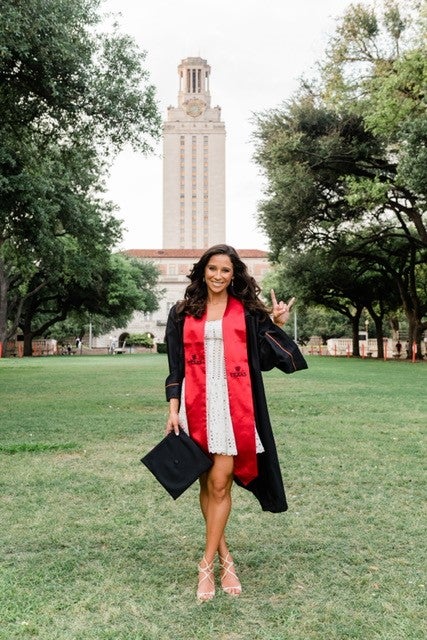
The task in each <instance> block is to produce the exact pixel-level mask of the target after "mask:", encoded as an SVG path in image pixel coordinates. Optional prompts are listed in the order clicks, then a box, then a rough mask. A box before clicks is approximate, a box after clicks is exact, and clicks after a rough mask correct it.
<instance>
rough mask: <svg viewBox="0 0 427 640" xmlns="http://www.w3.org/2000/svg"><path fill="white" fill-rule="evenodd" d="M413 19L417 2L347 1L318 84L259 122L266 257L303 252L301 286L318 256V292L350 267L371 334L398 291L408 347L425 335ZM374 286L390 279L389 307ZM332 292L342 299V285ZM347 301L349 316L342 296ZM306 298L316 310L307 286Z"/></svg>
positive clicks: (423, 70) (426, 230)
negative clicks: (370, 319)
mask: <svg viewBox="0 0 427 640" xmlns="http://www.w3.org/2000/svg"><path fill="white" fill-rule="evenodd" d="M417 17H418V13H417V6H416V3H415V4H411V6H410V7H408V5H407V4H404V3H400V2H393V1H386V2H384V3H383V7H382V12H380V11H378V10H377V9H374V8H371V7H369V6H366V5H362V4H357V5H352V6H351V7H350V9H349V10H348V11H347V12H346V14H345V15H344V16H343V18H342V19H341V21H340V23H339V25H338V27H337V30H336V34H335V35H334V36H333V37H332V38H331V41H330V45H329V48H328V50H327V52H326V54H325V60H324V61H322V63H321V65H320V73H319V77H318V78H317V79H316V80H313V81H311V82H308V81H306V80H305V81H304V82H302V84H301V88H300V90H299V91H298V92H297V94H296V95H295V96H293V97H292V98H291V99H289V100H288V101H287V102H284V103H283V104H282V105H281V106H279V107H277V108H274V109H271V110H268V111H266V112H264V113H260V114H257V116H256V118H255V127H256V129H255V140H256V155H255V159H256V161H257V163H258V164H259V165H260V166H261V167H262V170H263V172H264V174H265V176H266V179H267V188H266V191H265V197H264V199H263V201H262V202H261V203H260V208H259V222H260V225H261V226H262V227H263V229H264V230H265V232H266V234H267V236H268V237H269V239H270V244H271V254H272V258H273V259H274V260H275V261H278V262H280V261H281V260H282V259H283V258H284V256H285V255H288V253H289V251H292V252H294V253H297V254H299V255H298V259H297V261H296V262H295V268H296V269H297V271H296V279H297V280H298V275H299V282H300V288H301V290H304V285H303V283H302V281H301V280H302V278H303V273H304V272H306V271H307V269H303V268H302V267H303V264H304V261H305V262H306V263H309V262H311V261H312V260H313V252H315V255H316V261H317V274H318V286H317V288H316V291H317V292H319V291H321V290H323V282H322V278H326V279H327V276H328V273H332V272H333V271H334V270H335V271H336V270H337V269H338V271H339V272H340V273H342V274H343V273H345V272H346V271H347V276H346V277H347V280H348V282H349V283H350V282H351V281H352V280H354V278H357V280H358V287H359V288H360V290H361V291H362V292H365V293H364V298H365V300H371V302H370V303H368V302H365V303H364V304H363V307H365V308H366V309H368V311H369V313H370V314H371V315H372V317H373V319H374V321H375V323H376V326H377V329H378V328H379V320H378V318H379V317H383V313H382V311H381V309H384V308H386V307H387V308H388V309H389V310H391V308H392V307H393V306H395V301H396V294H399V298H400V304H401V306H402V307H403V309H404V310H405V313H406V316H407V319H408V323H409V327H410V336H409V337H410V340H412V339H414V340H416V341H417V342H419V341H420V340H421V334H422V331H423V330H424V329H426V328H427V323H426V322H425V315H426V313H427V300H426V298H425V297H423V295H422V291H423V290H424V288H425V270H424V269H423V268H422V265H423V264H425V262H426V258H427V220H426V191H425V184H426V181H427V163H425V161H424V160H425V153H426V136H425V132H426V126H427V120H426V109H425V87H426V79H427V62H426V60H427V58H426V56H425V51H424V45H423V44H422V32H423V27H422V26H421V25H420V24H418V23H417ZM408 34H410V35H411V37H409V36H408ZM424 35H425V33H424ZM284 249H286V251H287V252H288V253H286V254H285V252H284ZM319 260H320V263H319ZM292 264H293V263H292ZM350 265H351V273H349V272H348V268H347V267H349V266H350ZM367 274H370V275H369V278H367ZM378 279H379V280H381V279H383V280H384V279H388V282H389V287H388V289H387V290H388V291H389V293H390V296H389V297H390V299H389V302H388V303H387V304H385V301H384V299H383V298H384V296H381V295H380V292H381V288H378V286H377V285H376V284H375V283H376V282H377V281H378ZM336 294H337V295H338V296H339V297H341V298H342V296H343V291H342V287H341V285H337V287H336ZM373 294H375V296H376V299H374V298H373ZM346 299H347V302H348V303H350V304H351V305H352V307H353V308H354V310H355V311H356V310H357V309H358V305H357V304H356V302H355V301H354V300H353V299H352V298H351V296H350V295H349V294H348V295H347V296H346ZM312 302H314V303H318V302H319V300H318V299H316V295H315V292H314V290H313V297H312ZM323 304H325V306H328V307H330V308H334V309H335V308H336V307H335V306H334V305H333V304H332V302H331V301H329V302H328V301H324V302H323ZM354 333H355V331H354ZM377 335H378V331H377ZM379 346H380V340H379Z"/></svg>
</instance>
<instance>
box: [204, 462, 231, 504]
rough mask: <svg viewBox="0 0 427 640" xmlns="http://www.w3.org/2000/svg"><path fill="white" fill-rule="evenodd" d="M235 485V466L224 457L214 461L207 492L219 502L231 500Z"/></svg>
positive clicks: (208, 479) (208, 477) (209, 474)
mask: <svg viewBox="0 0 427 640" xmlns="http://www.w3.org/2000/svg"><path fill="white" fill-rule="evenodd" d="M232 483H233V465H232V461H231V462H230V461H229V460H227V459H226V458H224V456H221V457H219V458H218V459H216V460H214V465H213V467H212V468H211V469H210V471H209V473H208V476H207V486H206V488H207V492H208V494H209V496H210V497H212V498H213V499H214V500H216V501H217V502H222V501H223V500H226V499H228V498H229V496H230V493H231V485H232Z"/></svg>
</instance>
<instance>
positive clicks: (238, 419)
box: [184, 296, 258, 485]
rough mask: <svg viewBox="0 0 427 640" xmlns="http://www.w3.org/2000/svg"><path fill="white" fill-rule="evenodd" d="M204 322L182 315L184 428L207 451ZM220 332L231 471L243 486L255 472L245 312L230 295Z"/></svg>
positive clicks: (253, 423)
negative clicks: (229, 423)
mask: <svg viewBox="0 0 427 640" xmlns="http://www.w3.org/2000/svg"><path fill="white" fill-rule="evenodd" d="M205 323H206V313H205V314H204V315H203V316H202V317H201V318H194V317H193V316H186V317H185V321H184V358H185V409H186V413H187V420H188V428H189V431H190V435H191V437H192V438H193V439H194V440H195V441H196V442H197V443H198V444H199V445H200V446H201V447H202V449H204V450H205V451H207V450H208V438H207V427H206V365H205V339H204V338H205ZM222 332H223V340H224V356H225V370H226V377H227V387H228V398H229V403H230V414H231V421H232V424H233V431H234V438H235V440H236V447H237V456H235V459H234V474H235V475H236V476H237V478H238V479H239V480H240V481H241V482H242V483H243V484H245V485H246V484H248V483H249V482H250V481H251V480H253V479H254V478H256V476H257V475H258V467H257V457H256V444H255V416H254V408H253V399H252V387H251V377H250V371H249V363H248V352H247V344H246V322H245V312H244V308H243V305H242V303H241V302H239V301H238V300H236V298H233V297H232V296H229V297H228V302H227V308H226V310H225V313H224V317H223V320H222Z"/></svg>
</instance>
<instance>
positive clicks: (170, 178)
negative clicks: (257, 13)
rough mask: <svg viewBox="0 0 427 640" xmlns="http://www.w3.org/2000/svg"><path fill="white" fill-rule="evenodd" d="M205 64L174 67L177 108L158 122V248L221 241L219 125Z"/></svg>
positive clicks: (221, 129)
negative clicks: (160, 236) (160, 234)
mask: <svg viewBox="0 0 427 640" xmlns="http://www.w3.org/2000/svg"><path fill="white" fill-rule="evenodd" d="M210 71H211V70H210V66H209V65H208V64H207V61H206V60H203V58H185V60H182V61H181V64H180V65H179V66H178V76H179V93H178V106H177V107H172V106H171V107H169V108H168V112H167V120H166V121H165V123H164V125H163V248H164V249H206V248H208V247H210V246H212V245H214V244H218V243H222V242H225V125H224V123H223V122H221V109H220V107H218V106H216V107H211V96H210V89H209V78H210Z"/></svg>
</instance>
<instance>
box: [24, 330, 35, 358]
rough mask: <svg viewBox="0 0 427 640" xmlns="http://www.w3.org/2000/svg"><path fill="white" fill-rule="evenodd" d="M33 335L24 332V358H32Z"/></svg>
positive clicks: (29, 332)
mask: <svg viewBox="0 0 427 640" xmlns="http://www.w3.org/2000/svg"><path fill="white" fill-rule="evenodd" d="M33 337H34V336H33V334H32V333H31V331H25V332H24V356H25V357H32V355H33Z"/></svg>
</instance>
